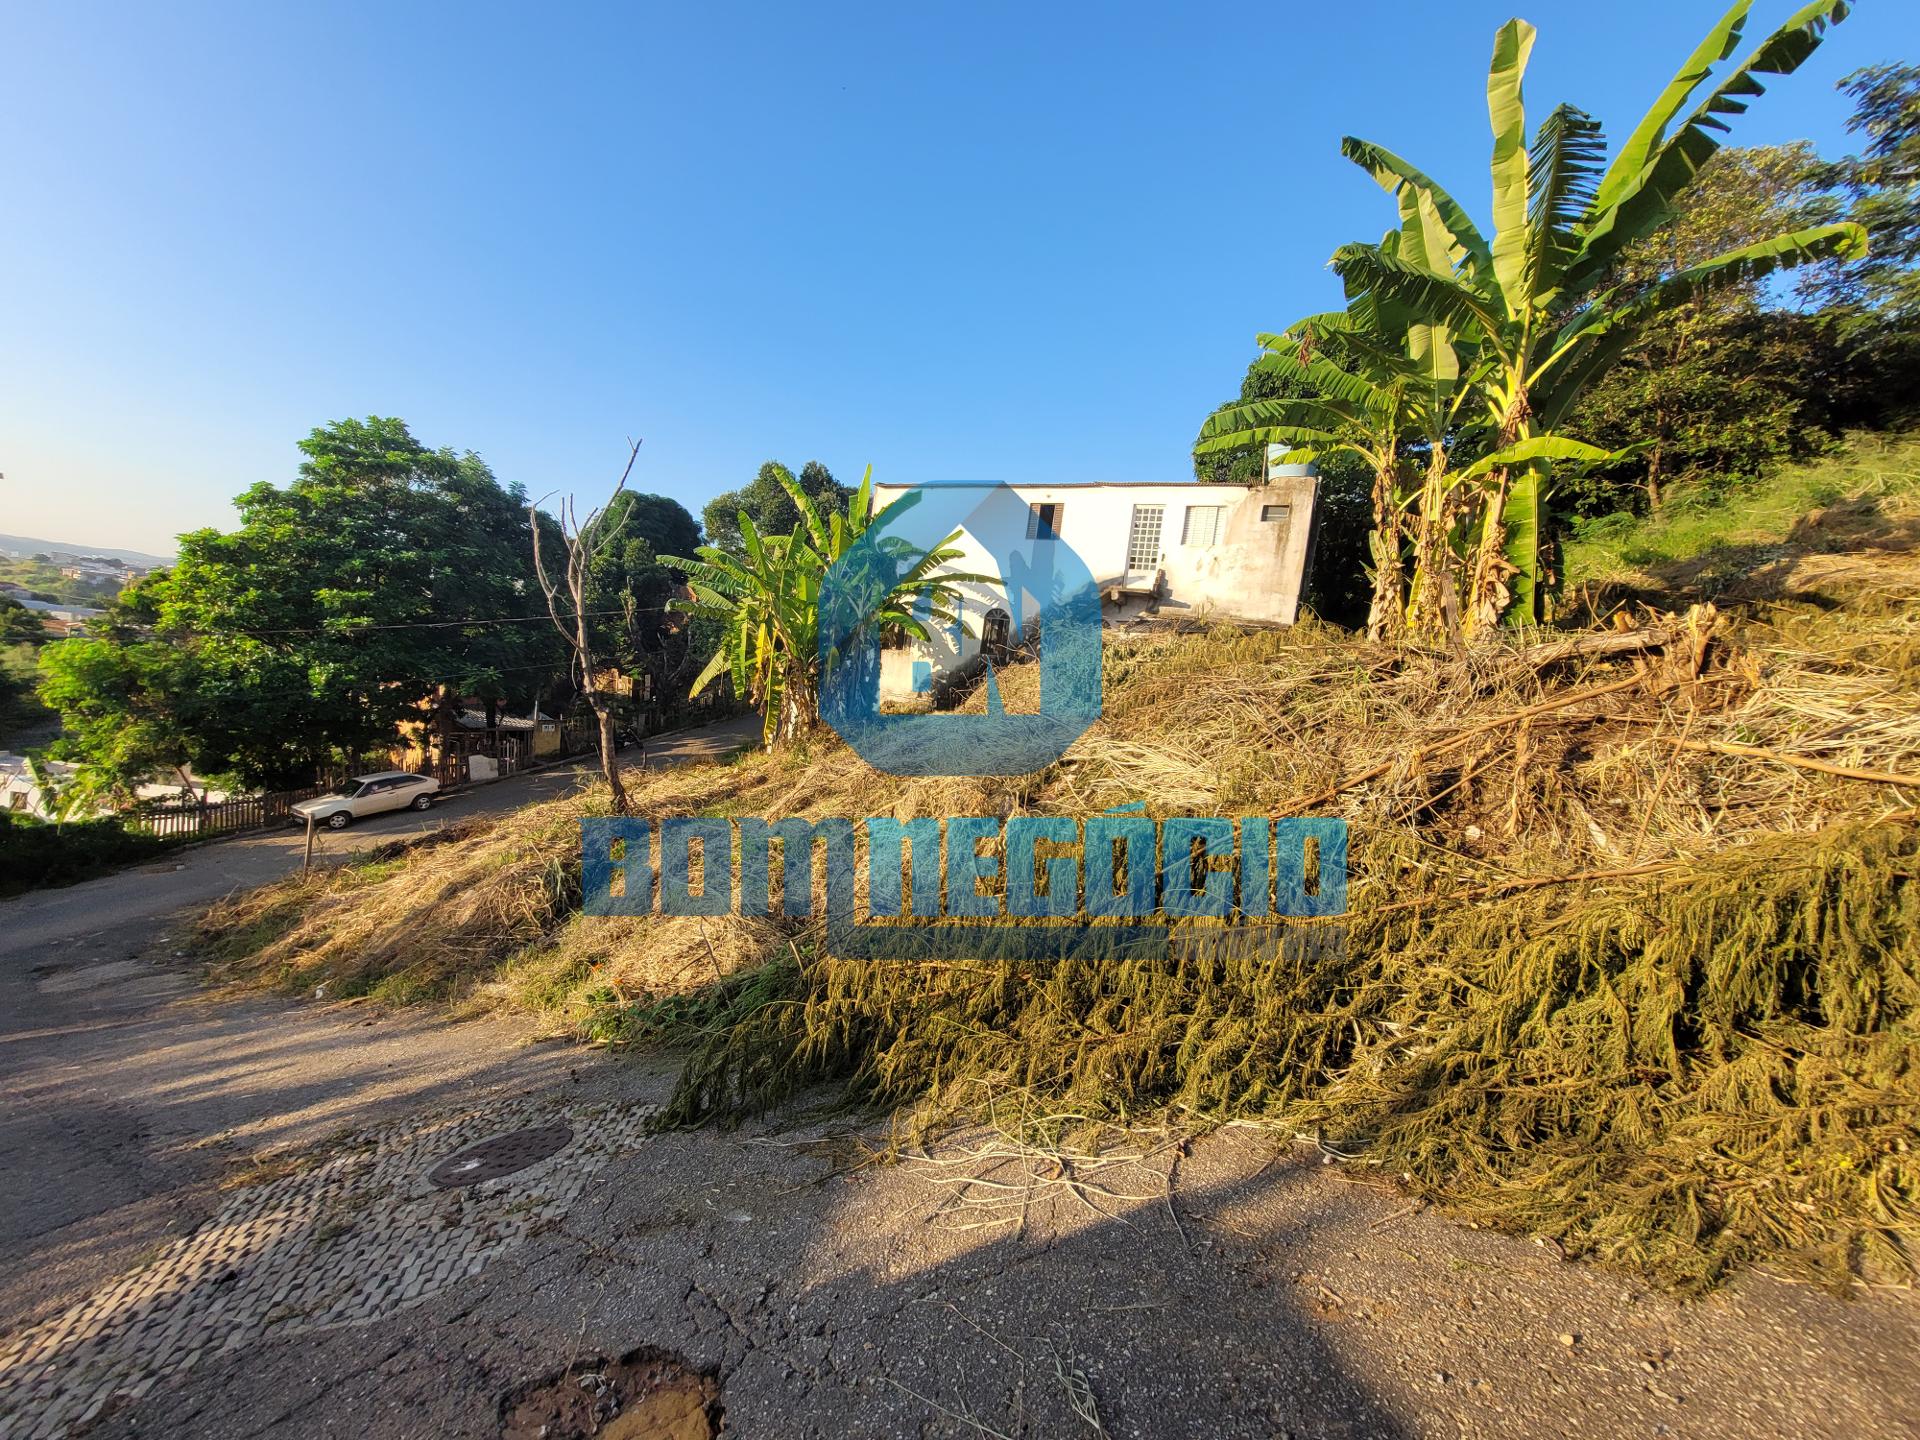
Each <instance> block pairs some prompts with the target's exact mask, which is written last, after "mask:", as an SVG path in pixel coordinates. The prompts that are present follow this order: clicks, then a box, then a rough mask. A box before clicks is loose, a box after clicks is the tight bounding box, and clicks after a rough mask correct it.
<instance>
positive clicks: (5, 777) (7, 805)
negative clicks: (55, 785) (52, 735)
mask: <svg viewBox="0 0 1920 1440" xmlns="http://www.w3.org/2000/svg"><path fill="white" fill-rule="evenodd" d="M41 768H42V769H43V770H44V771H45V772H46V773H47V774H48V775H49V776H51V777H52V778H54V779H55V780H66V779H70V778H72V776H73V774H74V773H75V771H76V770H77V769H78V767H77V766H74V765H69V764H67V763H66V762H65V761H64V760H45V761H42V762H41ZM50 798H51V797H49V796H48V795H47V794H46V793H45V792H44V791H42V790H41V788H40V786H39V784H38V783H37V782H36V781H35V780H34V778H33V773H32V772H31V771H30V770H28V768H27V757H26V756H24V755H15V754H14V753H13V752H12V751H10V750H0V810H10V811H12V812H14V813H15V814H26V815H31V816H33V817H34V818H35V819H38V820H51V819H53V818H54V817H53V807H52V806H51V805H50V804H49V803H48V801H49V799H50Z"/></svg>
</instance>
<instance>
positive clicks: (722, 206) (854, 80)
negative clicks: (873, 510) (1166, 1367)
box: [0, 0, 1920, 550]
mask: <svg viewBox="0 0 1920 1440" xmlns="http://www.w3.org/2000/svg"><path fill="white" fill-rule="evenodd" d="M1720 9H1721V6H1720V5H1719V4H1717V3H1706V4H1694V3H1686V0H1664V3H1658V4H1653V3H1640V0H1629V3H1606V4H1601V3H1592V4H1583V5H1573V4H1565V3H1559V0H1553V3H1538V4H1532V5H1529V6H1526V7H1524V8H1522V9H1521V10H1520V12H1519V13H1521V14H1523V15H1525V16H1526V18H1528V19H1530V20H1532V21H1533V22H1534V23H1535V24H1536V25H1538V26H1539V27H1540V31H1541V36H1540V42H1539V44H1538V46H1537V47H1536V49H1535V52H1534V61H1533V65H1532V67H1531V70H1530V72H1529V81H1528V87H1527V94H1528V101H1529V110H1530V113H1531V114H1532V115H1533V116H1534V117H1535V118H1537V117H1538V116H1540V115H1543V114H1545V112H1546V111H1547V109H1548V108H1549V107H1550V106H1551V105H1552V104H1553V103H1555V102H1556V101H1559V100H1561V99H1567V100H1571V101H1573V102H1574V103H1576V104H1579V105H1582V106H1584V107H1585V108H1587V109H1589V110H1591V111H1593V112H1594V113H1596V114H1598V115H1599V116H1600V117H1601V118H1602V119H1603V120H1604V121H1606V122H1607V124H1608V126H1609V128H1610V130H1613V131H1616V132H1619V131H1624V130H1625V129H1626V128H1627V127H1628V126H1630V125H1631V123H1632V122H1633V121H1634V120H1637V119H1638V117H1639V115H1640V114H1641V112H1642V111H1643V110H1644V108H1645V105H1646V103H1647V102H1648V100H1650V98H1651V97H1652V95H1653V93H1654V92H1655V91H1656V90H1657V88H1658V87H1659V86H1660V85H1661V84H1662V83H1664V81H1665V80H1666V79H1667V78H1668V76H1669V75H1670V74H1671V73H1672V71H1673V69H1674V68H1675V67H1676V65H1677V64H1678V62H1679V60H1680V59H1681V58H1682V57H1683V56H1684V54H1685V52H1686V51H1687V50H1688V49H1689V48H1690V47H1691V45H1692V44H1693V42H1694V41H1696V40H1697V39H1698V37H1699V35H1700V34H1701V33H1703V32H1704V30H1705V29H1706V28H1707V26H1708V25H1709V24H1710V23H1711V21H1712V20H1713V19H1714V18H1715V17H1716V16H1717V15H1718V13H1719V11H1720ZM1789 9H1790V6H1789V5H1788V4H1786V3H1773V4H1769V3H1767V0H1761V4H1760V5H1759V6H1758V7H1757V11H1758V13H1757V15H1756V18H1755V22H1754V24H1753V25H1752V26H1751V27H1750V31H1749V34H1750V37H1753V38H1757V37H1758V35H1760V34H1763V33H1765V31H1766V30H1767V29H1769V28H1771V26H1772V25H1773V24H1774V23H1777V21H1778V20H1779V19H1781V18H1783V17H1784V16H1785V14H1786V13H1788V10H1789ZM383 12H385V13H383ZM1512 13H1514V11H1513V7H1512V5H1511V3H1510V0H1509V3H1501V4H1483V3H1477V0H1454V3H1450V4H1447V5H1435V4H1431V3H1428V4H1419V5H1411V4H1389V3H1367V0H1351V3H1346V4H1341V5H1314V6H1310V7H1309V6H1294V5H1276V4H1267V5H1261V6H1257V7H1255V6H1240V7H1226V6H1220V7H1212V6H1199V5H1188V6H1178V7H1176V6H1168V5H1152V6H1147V5H1142V6H1069V5H1059V6H1034V5H1030V4H1029V5H1007V6H989V5H964V6H960V5H952V6H949V5H915V6H903V5H897V4H893V5H884V6H883V5H876V6H872V7H851V6H818V7H805V8H803V7H797V6H792V5H746V4H737V5H726V6H699V7H695V6H692V5H687V6H679V7H673V8H651V7H647V8H643V7H639V6H629V5H608V6H605V7H597V8H596V7H591V6H574V7H533V6H525V5H518V6H500V7H484V6H476V5H460V6H454V5H445V6H427V5H405V6H393V7H390V8H389V7H379V6H371V5H369V6H365V7H347V6H337V5H319V4H316V5H312V6H299V7H295V6H278V5H249V6H233V7H220V8H210V7H205V6H199V5H183V6H167V7H158V6H133V5H127V6H110V5H94V4H75V5H59V6H55V5H43V6H31V7H30V6H26V5H16V6H14V7H11V8H10V9H9V10H8V11H6V12H5V18H4V22H3V24H4V29H0V35H4V41H5V48H4V53H5V54H6V57H7V65H6V93H7V104H6V109H7V122H6V124H5V126H4V128H0V196H3V197H4V212H5V214H6V216H7V220H6V223H5V224H4V226H0V273H4V275H5V277H6V283H5V292H4V293H5V296H6V299H5V303H4V309H3V310H0V315H3V316H4V318H0V335H4V343H0V472H4V474H5V476H6V478H5V480H4V481H0V500H3V501H4V504H0V530H5V531H8V532H11V533H16V534H30V535H37V536H43V537H47V538H52V539H58V540H70V541H76V542H90V543H95V544H102V545H121V546H132V547H137V548H142V549H148V550H166V549H169V548H170V537H171V536H172V535H173V534H175V533H176V532H178V531H180V530H183V529H189V528H193V527H196V526H201V525H209V524H211V525H219V526H227V525H230V524H232V523H233V520H234V516H233V511H232V509H231V507H230V505H229V503H228V502H229V500H230V498H231V497H232V496H233V495H235V494H237V493H239V492H240V491H241V490H242V489H243V488H245V487H246V486H247V485H249V484H251V483H253V482H254V481H257V480H271V481H274V482H276V483H283V482H285V481H286V480H287V479H289V478H290V477H291V475H292V473H293V469H294V466H295V464H296V463H297V461H298V458H299V457H298V455H297V453H296V452H295V450H294V448H293V442H294V441H295V440H297V439H298V438H299V437H300V436H302V435H304V434H305V433H306V432H307V431H308V430H309V429H311V428H312V427H313V426H315V425H317V424H321V423H323V422H325V421H327V420H329V419H334V418H338V417H342V416H348V415H366V414H371V413H379V414H390V415H399V416H402V417H404V418H405V419H406V420H407V421H408V422H409V423H410V424H411V425H412V426H413V429H414V432H415V434H417V435H418V436H419V437H420V438H421V439H422V440H424V441H426V442H427V443H429V444H435V445H440V444H448V445H453V446H456V447H458V448H462V449H473V450H477V451H479V452H480V453H481V454H482V455H483V456H485V457H486V459H487V460H488V461H489V462H490V463H491V464H492V465H493V466H494V468H495V470H496V471H497V472H498V474H499V475H500V476H501V478H502V479H503V480H508V481H518V482H520V483H521V484H523V485H525V486H526V487H527V489H528V490H529V491H531V492H533V493H535V494H542V493H545V492H547V491H550V490H554V489H556V488H558V489H577V490H578V491H579V492H580V493H581V494H582V495H583V496H592V495H595V494H597V493H599V492H601V491H603V490H604V489H605V488H606V486H608V485H609V484H610V483H611V482H612V480H613V478H614V477H615V475H616V474H617V473H618V469H619V465H620V462H621V460H622V458H623V455H624V444H623V441H624V437H626V436H627V435H629V434H633V435H639V436H643V437H645V440H646V445H645V448H644V450H643V452H642V461H641V466H640V469H639V471H638V472H637V477H636V478H637V483H638V485H639V486H640V487H641V488H643V489H649V490H655V491H659V492H660V493H664V494H668V495H673V496H675V497H676V498H678V499H680V500H682V501H683V502H685V503H686V504H687V505H688V506H689V507H690V508H692V509H693V510H694V511H695V512H696V513H697V512H698V510H699V507H700V505H701V504H702V503H703V502H704V501H705V500H706V499H707V498H708V497H709V496H710V495H712V494H713V493H714V492H715V491H717V490H721V489H725V488H729V487H731V486H733V485H737V484H740V483H742V482H744V481H745V480H746V479H748V478H749V477H750V476H751V475H752V473H753V471H754V469H755V467H756V466H757V465H758V464H759V463H760V461H762V460H764V459H768V458H779V459H783V460H786V461H788V462H789V463H791V464H793V465H795V466H796V467H797V466H798V465H799V464H801V463H802V462H804V461H806V460H809V459H815V458H817V459H820V460H824V461H825V462H826V463H827V464H828V465H829V466H831V467H832V468H833V470H834V471H835V472H836V473H837V474H838V475H840V476H841V478H842V479H849V480H851V479H857V478H858V475H859V473H860V469H861V467H862V466H863V465H864V464H866V463H868V462H871V463H872V464H873V466H874V470H875V474H876V477H878V478H882V479H886V480H889V481H896V482H916V481H930V480H942V479H956V478H966V479H991V480H1004V481H1037V480H1058V481H1084V480H1177V479H1184V478H1186V477H1187V476H1188V475H1189V474H1190V473H1191V472H1190V469H1189V465H1188V460H1187V446H1188V443H1189V442H1190V441H1191V439H1192V436H1193V432H1194V430H1195V429H1196V428H1197V426H1198V424H1199V422H1200V420H1201V418H1202V417H1203V416H1204V415H1205V413H1206V411H1207V410H1208V409H1209V408H1210V407H1211V406H1213V405H1214V404H1216V403H1217V402H1219V401H1220V400H1222V399H1224V398H1226V397H1227V396H1229V395H1230V394H1232V393H1233V391H1234V389H1235V387H1236V385H1237V384H1238V381H1239V377H1240V374H1241V372H1242V370H1243V369H1244V367H1245V365H1246V363H1247V361H1248V360H1249V359H1250V358H1251V357H1252V354H1253V343H1252V337H1253V335H1254V333H1255V332H1256V331H1258V330H1261V329H1266V328H1271V327H1276V326H1278V325H1281V324H1284V323H1286V322H1288V321H1290V320H1292V319H1294V318H1295V317H1296V316H1298V315H1300V314H1302V313H1305V312H1308V311H1310V310H1314V309H1318V308H1323V307H1324V306H1326V305H1327V304H1329V303H1331V302H1332V301H1333V300H1335V299H1336V297H1337V290H1336V287H1335V286H1334V284H1333V283H1332V281H1331V278H1330V276H1329V275H1328V274H1327V272H1326V270H1325V261H1326V258H1327V256H1328V254H1329V253H1330V252H1331V251H1332V250H1333V248H1334V247H1335V246H1336V245H1337V244H1339V243H1341V242H1343V241H1345V240H1349V239H1359V238H1366V239H1372V238H1376V237H1377V236H1378V234H1379V233H1380V232H1381V231H1382V230H1384V229H1385V228H1386V227H1387V225H1388V224H1389V222H1390V220H1391V210H1390V206H1389V204H1388V202H1387V200H1386V197H1385V196H1384V195H1382V194H1381V193H1380V192H1379V191H1378V190H1377V189H1375V187H1374V186H1373V185H1372V183H1371V182H1370V181H1369V180H1367V178H1366V177H1365V176H1364V175H1362V174H1361V173H1360V172H1359V171H1358V170H1356V169H1354V168H1353V167H1352V166H1350V165H1349V164H1348V163H1347V162H1345V161H1344V160H1342V159H1340V157H1339V155H1338V152H1337V145H1338V141H1339V137H1340V136H1341V135H1342V134H1344V133H1349V132H1351V133H1357V134H1360V135H1363V136H1365V137H1367V138H1370V139H1374V140H1377V141H1380V142H1381V143H1383V144H1386V145H1388V146H1390V147H1392V148H1394V149H1397V150H1400V151H1401V152H1402V153H1404V154H1407V155H1408V156H1409V157H1411V158H1413V159H1414V160H1415V161H1416V162H1417V163H1420V164H1422V165H1423V166H1424V167H1425V168H1427V169H1428V170H1430V171H1431V172H1433V173H1434V174H1436V176H1438V177H1439V178H1440V179H1441V180H1442V181H1443V182H1445V183H1447V184H1448V185H1449V186H1450V187H1451V188H1453V189H1454V190H1455V192H1456V193H1457V194H1459V195H1460V196H1461V197H1462V198H1463V199H1465V200H1466V201H1467V203H1468V204H1469V205H1470V206H1471V207H1472V208H1473V209H1474V210H1475V211H1476V213H1479V214H1481V215H1483V216H1484V214H1485V210H1486V188H1487V181H1486V171H1485V164H1486V152H1487V148H1488V140H1487V127H1486V109H1485V98H1484V76H1485V67H1486V60H1487V55H1488V52H1489V50H1490V47H1491V43H1492V36H1493V31H1494V30H1495V28H1496V27H1497V26H1498V25H1499V24H1500V23H1501V22H1502V21H1503V20H1504V19H1506V18H1507V16H1508V15H1510V14H1512ZM1917 39H1920V6H1917V5H1913V4H1911V3H1906V0H1901V3H1896V0H1866V3H1863V4H1861V5H1860V6H1859V8H1858V9H1857V10H1856V12H1855V14H1854V16H1853V18H1852V19H1850V20H1849V21H1848V22H1847V23H1846V24H1844V25H1842V26H1840V27H1839V28H1838V29H1837V30H1836V31H1835V32H1833V34H1832V35H1831V37H1830V38H1829V40H1828V42H1827V44H1826V45H1825V46H1824V47H1823V48H1822V50H1821V51H1820V53H1819V54H1818V55H1817V56H1816V57H1815V58H1814V59H1813V61H1811V62H1810V63H1809V64H1808V65H1807V66H1806V67H1804V68H1803V69H1802V70H1801V71H1800V72H1799V73H1798V74H1797V75H1794V76H1791V77H1788V78H1786V79H1785V80H1782V81H1779V82H1777V83H1776V84H1775V85H1774V86H1773V88H1772V90H1771V92H1770V93H1769V94H1767V95H1766V96H1764V97H1763V98H1762V99H1760V100H1759V101H1758V102H1757V103H1756V104H1755V106H1754V108H1753V110H1752V112H1751V113H1750V114H1749V115H1748V116H1747V117H1746V119H1745V121H1744V122H1742V123H1741V124H1740V125H1739V126H1738V128H1737V129H1736V132H1735V136H1734V139H1735V141H1736V142H1737V143H1750V144H1760V143H1771V142H1776V141H1783V140H1790V139H1797V138H1801V137H1806V138H1810V139H1812V140H1814V141H1815V142H1816V143H1817V144H1819V145H1820V146H1821V147H1822V148H1823V149H1825V150H1829V151H1831V152H1833V153H1839V152H1841V151H1844V150H1845V149H1847V148H1849V147H1848V143H1847V139H1846V136H1845V133H1844V129H1843V125H1844V121H1845V118H1846V114H1847V105H1846V102H1845V100H1844V98H1843V97H1842V96H1840V95H1838V94H1837V93H1836V92H1835V90H1834V88H1833V87H1834V82H1835V81H1836V80H1837V79H1838V78H1839V77H1840V76H1841V75H1843V74H1845V73H1846V72H1848V71H1849V70H1852V69H1854V68H1856V67H1858V66H1861V65H1866V64H1869V63H1873V62H1877V61H1885V60H1895V59H1904V60H1911V59H1914V58H1916V52H1920V45H1916V44H1915V43H1914V42H1915V41H1916V40H1917Z"/></svg>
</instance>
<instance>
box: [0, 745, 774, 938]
mask: <svg viewBox="0 0 1920 1440" xmlns="http://www.w3.org/2000/svg"><path fill="white" fill-rule="evenodd" d="M759 726H760V720H759V717H758V716H754V715H747V716H741V717H737V718H735V719H732V720H722V721H720V722H719V723H717V724H714V725H703V726H700V727H698V728H696V729H691V730H682V731H678V732H675V733H673V734H669V735H662V736H657V737H655V738H654V739H653V740H651V741H649V742H648V745H647V754H648V763H649V764H650V765H661V764H667V765H672V764H682V763H685V762H686V761H689V760H704V759H713V758H715V757H717V756H719V755H724V754H726V753H727V752H728V751H731V750H734V749H737V748H739V747H740V746H742V745H745V744H748V743H750V742H751V741H752V740H753V738H754V736H755V734H756V732H757V731H758V729H759ZM627 759H628V760H629V763H631V759H632V752H628V756H627ZM594 771H595V767H594V766H593V765H592V764H591V763H586V764H580V765H564V766H556V767H555V768H554V769H551V770H542V771H537V772H535V773H533V774H529V775H515V776H512V777H510V778H508V779H506V780H501V781H498V782H496V783H494V784H491V785H475V786H471V787H469V788H467V789H464V790H458V791H454V792H451V793H449V794H448V795H447V796H446V797H445V798H444V799H442V800H441V801H440V802H439V803H438V804H437V805H435V806H434V807H433V809H432V810H430V811H428V812H426V813H425V814H417V813H415V812H413V811H410V810H408V811H399V812H396V813H395V814H391V815H380V816H375V817H373V818H371V819H368V820H363V821H361V822H360V823H359V824H357V825H355V826H354V827H353V828H352V829H350V830H345V831H340V832H331V831H326V830H322V831H320V832H318V834H316V836H315V837H314V857H315V861H316V863H321V864H332V863H338V862H339V861H341V860H343V859H345V858H346V857H348V856H349V855H352V854H354V853H355V852H357V851H362V850H367V849H371V848H372V847H374V846H377V845H384V844H386V843H387V842H388V841H390V840H396V839H399V838H402V837H404V836H409V835H422V834H425V833H427V832H429V831H432V830H437V829H440V828H442V827H443V826H446V825H450V824H455V823H458V822H459V821H462V820H471V819H475V818H479V817H483V816H487V815H504V814H506V813H508V812H509V811H512V810H517V809H519V808H520V807H521V806H523V805H530V804H533V803H535V802H536V801H540V800H552V799H556V798H558V797H559V796H561V795H565V794H567V793H569V792H570V791H572V790H573V789H575V788H576V787H577V786H579V785H581V784H582V783H584V781H585V780H586V779H588V778H589V777H590V776H591V775H592V774H593V773H594ZM305 848H306V832H305V831H304V830H302V829H300V828H298V827H295V826H292V825H289V826H287V827H285V828H284V829H276V830H261V831H257V832H254V833H252V834H250V835H246V836H243V837H239V838H236V839H232V840H219V841H215V842H213V843H211V844H208V845H204V846H199V847H196V848H193V849H190V850H183V851H181V852H179V853H177V854H174V855H169V856H167V857H165V858H164V859H161V860H158V861H155V862H154V863H152V864H150V865H141V866H136V867H134V868H133V869H130V870H122V871H119V872H117V873H115V874H112V875H106V876H102V877H101V878H100V879H98V880H89V881H86V882H85V883H83V884H80V885H71V886H68V887H66V888H65V889H61V890H43V891H38V892H36V893H34V894H30V895H22V896H19V897H17V898H15V899H12V900H7V901H0V956H4V955H9V954H13V953H15V952H19V951H27V950H33V949H36V948H38V947H40V946H44V945H47V944H50V943H52V942H54V941H58V940H65V939H72V938H75V937H77V936H83V935H88V934H92V933H95V932H100V931H105V930H109V929H113V928H117V927H119V926H123V925H128V924H131V923H133V922H135V921H139V920H147V919H158V918H159V917H160V916H163V915H168V914H171V913H173V912H174V911H177V910H182V909H185V908H186V907H188V906H198V905H208V904H211V903H212V902H213V901H215V900H218V899H220V898H221V897H222V896H225V895H230V894H232V893H233V892H234V891H236V890H243V889H246V888H248V887H250V886H254V885H260V884H263V883H265V882H266V881H268V880H275V879H278V878H279V877H280V876H282V875H286V874H288V873H290V872H291V871H294V870H297V869H299V868H300V861H301V855H302V853H303V852H304V850H305Z"/></svg>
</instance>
